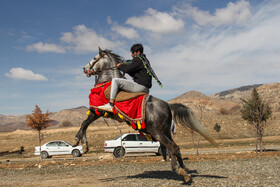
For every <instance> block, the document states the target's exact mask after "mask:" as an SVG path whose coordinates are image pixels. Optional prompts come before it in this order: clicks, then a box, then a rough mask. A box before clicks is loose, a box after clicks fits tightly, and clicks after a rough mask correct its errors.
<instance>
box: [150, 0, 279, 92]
mask: <svg viewBox="0 0 280 187" xmlns="http://www.w3.org/2000/svg"><path fill="white" fill-rule="evenodd" d="M242 2H243V1H242ZM279 9H280V3H279V2H276V1H274V2H273V3H272V2H271V3H270V2H266V3H264V4H262V5H260V6H259V7H257V8H256V9H255V11H254V12H252V15H251V18H250V19H251V21H250V22H249V23H247V24H245V25H242V26H241V25H234V24H233V25H229V26H228V27H222V28H220V27H212V28H211V29H207V30H206V29H200V28H193V29H192V30H189V32H188V33H187V32H185V35H187V37H185V38H182V37H181V38H178V39H176V40H174V41H176V42H177V44H176V42H174V46H173V47H172V48H169V49H164V50H162V49H160V50H159V51H157V52H155V51H154V52H153V53H152V54H151V55H150V56H148V57H150V61H151V63H152V65H153V66H154V69H155V70H156V72H157V73H158V74H159V78H161V79H162V82H163V83H164V84H165V85H168V86H166V88H172V87H176V92H177V93H180V92H181V93H183V92H184V91H188V90H198V91H202V92H204V93H206V94H209V93H215V92H217V91H222V90H225V89H229V88H234V87H238V86H244V85H248V84H256V83H270V82H275V81H279V78H280V77H279V68H280V62H279V59H280V53H279V52H280V50H279V49H280V43H279V42H276V41H280V22H279V20H280V12H279ZM186 89H187V90H186ZM180 90H181V91H180Z"/></svg>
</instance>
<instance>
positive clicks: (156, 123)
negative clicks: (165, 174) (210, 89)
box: [74, 48, 217, 182]
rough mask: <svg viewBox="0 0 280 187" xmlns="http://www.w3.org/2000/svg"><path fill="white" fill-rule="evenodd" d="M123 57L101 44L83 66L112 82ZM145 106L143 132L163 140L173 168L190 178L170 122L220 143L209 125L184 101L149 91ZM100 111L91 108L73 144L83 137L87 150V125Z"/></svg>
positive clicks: (102, 80)
mask: <svg viewBox="0 0 280 187" xmlns="http://www.w3.org/2000/svg"><path fill="white" fill-rule="evenodd" d="M120 61H121V57H120V56H119V55H117V54H115V53H112V52H111V51H110V50H101V49H100V48H99V53H98V54H97V55H96V56H95V57H94V58H93V59H92V60H91V61H90V62H89V63H88V64H87V65H86V66H85V67H84V73H85V74H86V75H87V76H88V77H90V76H91V75H95V76H96V77H95V79H96V84H100V83H105V82H109V81H111V80H112V78H115V77H117V78H121V77H123V74H122V73H121V72H120V71H119V70H118V69H117V68H116V64H117V63H118V62H120ZM145 110H146V112H145V124H146V128H145V129H141V130H140V132H141V133H144V134H148V135H150V136H151V137H152V138H153V139H154V140H157V141H159V142H160V143H161V144H163V145H164V146H165V147H166V148H167V149H168V150H169V151H170V154H171V168H172V170H173V171H175V172H177V173H178V174H179V175H182V176H184V180H185V182H188V181H190V179H191V175H190V174H188V171H189V170H188V169H187V168H186V167H185V165H184V163H183V159H182V156H181V152H180V149H179V146H178V145H177V144H176V143H175V142H174V141H173V139H172V136H171V132H170V126H171V122H172V119H173V120H174V122H175V123H176V124H181V125H183V126H185V127H188V128H190V129H193V130H194V131H196V132H197V133H199V134H201V135H202V136H203V137H204V138H205V139H206V140H208V141H209V142H210V143H211V144H212V145H214V146H217V143H216V142H215V140H214V139H213V138H212V137H211V136H210V134H209V132H208V131H207V129H206V128H205V127H204V126H203V125H201V123H199V121H198V120H197V119H196V118H195V117H194V115H193V112H192V111H191V110H190V109H189V108H188V107H186V106H184V105H182V104H178V103H177V104H168V103H167V102H165V101H163V100H161V99H158V98H156V97H153V96H151V95H150V96H149V97H148V99H147V101H146V105H145ZM99 112H100V113H101V115H97V114H96V113H94V112H91V113H90V114H89V115H88V117H87V119H86V120H84V121H83V123H82V124H81V128H80V130H79V131H78V133H77V134H76V137H75V143H74V146H76V145H78V144H79V142H80V141H81V143H82V145H83V149H84V152H85V153H86V152H87V151H88V142H87V137H86V130H87V127H88V126H89V125H90V124H91V123H92V122H93V121H95V120H96V119H98V118H99V117H101V116H102V114H104V112H103V111H99ZM110 117H111V118H113V119H117V120H121V119H120V118H119V117H118V115H113V114H111V115H110ZM177 163H179V165H178V164H177Z"/></svg>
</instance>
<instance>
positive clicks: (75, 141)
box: [72, 139, 80, 147]
mask: <svg viewBox="0 0 280 187" xmlns="http://www.w3.org/2000/svg"><path fill="white" fill-rule="evenodd" d="M79 142H80V140H78V139H75V140H74V143H73V144H72V146H73V147H76V146H77V145H79Z"/></svg>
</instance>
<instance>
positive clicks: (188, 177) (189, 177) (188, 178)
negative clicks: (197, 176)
mask: <svg viewBox="0 0 280 187" xmlns="http://www.w3.org/2000/svg"><path fill="white" fill-rule="evenodd" d="M191 179H192V178H191V175H185V176H184V180H185V182H186V183H189V182H190V181H191Z"/></svg>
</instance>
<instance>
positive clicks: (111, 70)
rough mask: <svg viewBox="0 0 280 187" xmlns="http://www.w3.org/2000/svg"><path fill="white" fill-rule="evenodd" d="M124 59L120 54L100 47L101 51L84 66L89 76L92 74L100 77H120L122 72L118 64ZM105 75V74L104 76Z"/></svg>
mask: <svg viewBox="0 0 280 187" xmlns="http://www.w3.org/2000/svg"><path fill="white" fill-rule="evenodd" d="M120 61H122V58H121V57H120V56H119V55H116V54H114V53H112V52H111V50H108V49H106V50H102V49H101V48H100V47H99V53H98V54H97V55H96V56H95V57H94V58H93V59H91V60H90V62H89V63H88V64H87V65H86V66H85V67H84V68H83V71H84V73H85V74H86V76H87V77H90V76H91V75H98V76H99V77H100V75H101V77H104V76H105V75H106V77H107V78H108V77H109V78H113V77H119V76H120V72H119V70H117V68H116V65H117V63H118V62H120ZM102 75H103V76H102Z"/></svg>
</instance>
